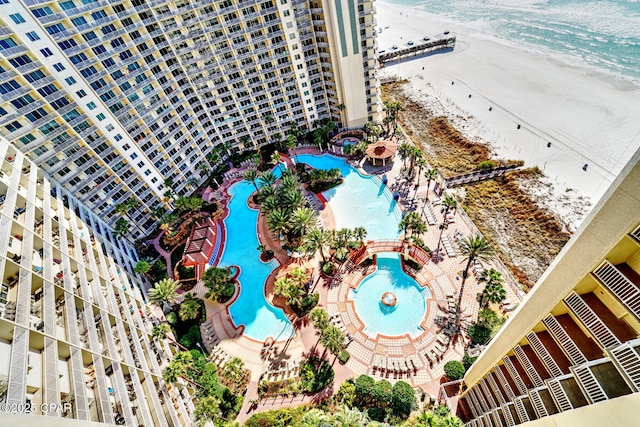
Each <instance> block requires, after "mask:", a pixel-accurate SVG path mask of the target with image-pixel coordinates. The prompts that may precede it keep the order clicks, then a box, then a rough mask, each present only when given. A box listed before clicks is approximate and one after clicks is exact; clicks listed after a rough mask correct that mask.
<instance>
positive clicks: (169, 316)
mask: <svg viewBox="0 0 640 427" xmlns="http://www.w3.org/2000/svg"><path fill="white" fill-rule="evenodd" d="M166 318H167V322H169V324H171V325H175V324H176V322H177V321H178V315H177V314H176V313H175V312H173V311H171V312H169V313H167V316H166Z"/></svg>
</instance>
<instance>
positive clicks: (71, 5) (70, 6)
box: [59, 1, 76, 10]
mask: <svg viewBox="0 0 640 427" xmlns="http://www.w3.org/2000/svg"><path fill="white" fill-rule="evenodd" d="M59 5H60V7H61V8H62V10H69V9H73V8H74V7H76V5H75V4H74V3H73V1H63V2H62V3H59Z"/></svg>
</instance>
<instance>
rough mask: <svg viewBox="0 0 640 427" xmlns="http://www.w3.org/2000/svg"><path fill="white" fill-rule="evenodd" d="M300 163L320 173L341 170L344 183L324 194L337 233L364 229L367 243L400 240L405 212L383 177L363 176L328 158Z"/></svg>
mask: <svg viewBox="0 0 640 427" xmlns="http://www.w3.org/2000/svg"><path fill="white" fill-rule="evenodd" d="M297 161H298V162H302V163H306V164H308V165H310V166H312V167H314V168H317V169H331V168H338V169H340V172H341V173H342V176H343V177H344V182H343V183H342V184H341V185H339V186H337V187H334V188H332V189H330V190H327V191H325V192H323V193H322V194H323V196H324V197H325V199H327V202H328V203H329V207H330V208H331V211H332V212H333V217H334V220H335V225H336V228H337V229H340V228H344V227H346V228H352V229H353V228H355V227H364V228H366V229H367V239H372V240H381V239H397V238H398V236H399V235H400V231H399V230H398V223H399V222H400V220H401V219H402V211H401V210H400V207H399V206H398V203H397V201H396V200H393V196H392V194H391V192H390V191H389V189H388V188H387V186H385V185H384V184H383V183H382V180H381V179H380V178H379V177H377V176H366V175H362V174H360V172H358V170H357V169H356V168H354V167H352V166H350V165H349V164H347V162H346V161H345V160H344V159H342V158H339V157H334V156H330V155H326V154H325V155H322V156H316V155H312V154H300V155H298V156H297Z"/></svg>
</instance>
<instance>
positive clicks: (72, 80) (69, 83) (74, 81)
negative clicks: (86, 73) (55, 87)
mask: <svg viewBox="0 0 640 427" xmlns="http://www.w3.org/2000/svg"><path fill="white" fill-rule="evenodd" d="M64 81H65V82H67V84H68V85H69V86H71V85H74V84H76V79H74V78H73V77H67V78H66V79H64Z"/></svg>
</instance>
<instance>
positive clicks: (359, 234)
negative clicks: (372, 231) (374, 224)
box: [353, 227, 367, 246]
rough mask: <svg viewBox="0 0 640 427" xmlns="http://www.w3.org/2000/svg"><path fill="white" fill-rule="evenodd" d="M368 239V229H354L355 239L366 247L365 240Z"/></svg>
mask: <svg viewBox="0 0 640 427" xmlns="http://www.w3.org/2000/svg"><path fill="white" fill-rule="evenodd" d="M366 237H367V229H366V228H364V227H356V228H354V229H353V238H354V239H356V240H357V241H358V242H360V245H361V246H362V245H364V239H365V238H366Z"/></svg>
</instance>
